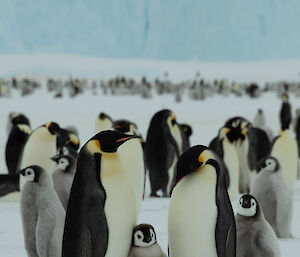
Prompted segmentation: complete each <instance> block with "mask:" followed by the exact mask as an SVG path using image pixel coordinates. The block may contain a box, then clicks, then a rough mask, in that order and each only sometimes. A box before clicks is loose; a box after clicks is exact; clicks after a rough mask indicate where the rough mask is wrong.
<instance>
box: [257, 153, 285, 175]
mask: <svg viewBox="0 0 300 257" xmlns="http://www.w3.org/2000/svg"><path fill="white" fill-rule="evenodd" d="M257 165H258V167H259V168H260V169H259V172H261V171H264V170H266V171H271V172H277V171H278V170H280V164H279V161H278V160H277V159H276V158H275V157H273V156H267V157H265V158H263V159H261V160H260V161H259V162H258V163H257Z"/></svg>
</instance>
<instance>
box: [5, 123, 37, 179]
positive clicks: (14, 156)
mask: <svg viewBox="0 0 300 257" xmlns="http://www.w3.org/2000/svg"><path fill="white" fill-rule="evenodd" d="M30 133H31V129H30V127H29V126H28V125H26V124H17V125H16V126H14V128H13V129H12V130H11V132H10V134H9V137H8V140H7V143H6V149H5V159H6V165H7V169H8V174H16V173H17V171H18V170H19V164H20V159H21V156H22V152H23V149H24V146H25V144H26V142H27V139H28V137H29V135H30Z"/></svg>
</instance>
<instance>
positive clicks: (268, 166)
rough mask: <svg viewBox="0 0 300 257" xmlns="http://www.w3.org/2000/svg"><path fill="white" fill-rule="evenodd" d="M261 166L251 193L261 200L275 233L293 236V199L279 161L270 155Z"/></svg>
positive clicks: (279, 235)
mask: <svg viewBox="0 0 300 257" xmlns="http://www.w3.org/2000/svg"><path fill="white" fill-rule="evenodd" d="M259 166H260V167H261V169H260V171H259V174H258V175H257V176H256V177H255V178H254V179H253V181H252V185H251V194H252V195H253V196H254V197H255V198H256V199H257V201H259V203H260V206H261V208H262V210H263V213H264V216H265V219H266V220H267V221H268V222H269V224H270V225H271V227H272V228H273V230H274V232H275V234H276V235H277V236H278V237H281V238H289V237H292V234H291V223H292V214H293V200H292V195H291V193H290V191H289V188H288V186H287V184H286V182H285V179H284V175H283V172H282V170H281V167H280V164H279V161H278V160H277V159H276V158H274V157H272V156H268V157H266V158H264V159H262V160H261V161H260V162H259Z"/></svg>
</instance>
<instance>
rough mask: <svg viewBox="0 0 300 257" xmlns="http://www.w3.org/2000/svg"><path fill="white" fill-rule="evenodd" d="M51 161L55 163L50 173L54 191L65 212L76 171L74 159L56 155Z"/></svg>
mask: <svg viewBox="0 0 300 257" xmlns="http://www.w3.org/2000/svg"><path fill="white" fill-rule="evenodd" d="M51 160H53V161H54V162H55V163H56V167H55V169H54V171H53V173H52V179H53V184H54V189H55V191H56V193H57V195H58V197H59V200H60V201H61V203H62V205H63V207H64V209H65V211H66V210H67V206H68V202H69V196H70V192H71V187H72V183H73V179H74V175H75V170H76V164H77V163H76V159H74V158H73V157H72V156H71V155H59V156H57V155H56V156H54V157H52V158H51Z"/></svg>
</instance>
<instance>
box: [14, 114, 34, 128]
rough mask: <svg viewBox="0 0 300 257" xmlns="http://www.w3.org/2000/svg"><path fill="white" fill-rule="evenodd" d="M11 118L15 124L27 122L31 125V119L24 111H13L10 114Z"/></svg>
mask: <svg viewBox="0 0 300 257" xmlns="http://www.w3.org/2000/svg"><path fill="white" fill-rule="evenodd" d="M9 119H10V121H11V123H12V125H13V126H16V125H18V124H26V125H28V126H30V122H29V119H28V118H27V117H26V116H25V115H24V114H22V113H17V112H13V113H10V114H9Z"/></svg>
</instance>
